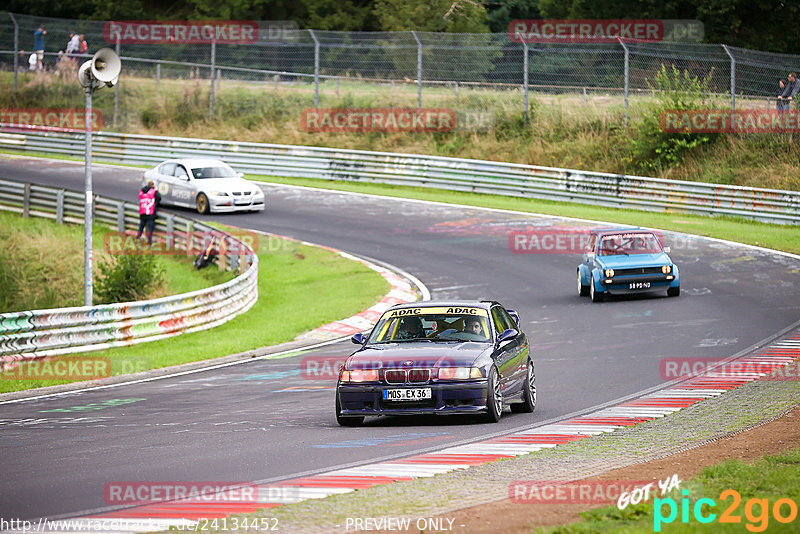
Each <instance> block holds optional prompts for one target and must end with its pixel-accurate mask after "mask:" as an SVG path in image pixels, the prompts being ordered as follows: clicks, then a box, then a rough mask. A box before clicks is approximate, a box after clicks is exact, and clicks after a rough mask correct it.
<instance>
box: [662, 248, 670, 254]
mask: <svg viewBox="0 0 800 534" xmlns="http://www.w3.org/2000/svg"><path fill="white" fill-rule="evenodd" d="M670 252H672V247H664V254H669V253H670Z"/></svg>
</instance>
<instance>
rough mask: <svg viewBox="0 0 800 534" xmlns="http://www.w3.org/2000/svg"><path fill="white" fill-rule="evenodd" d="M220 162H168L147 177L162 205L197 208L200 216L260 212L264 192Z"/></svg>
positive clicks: (178, 160)
mask: <svg viewBox="0 0 800 534" xmlns="http://www.w3.org/2000/svg"><path fill="white" fill-rule="evenodd" d="M243 176H244V175H243V174H242V173H240V172H239V173H237V172H236V171H234V170H233V169H231V168H230V166H228V164H227V163H225V162H223V161H220V160H218V159H206V158H186V159H169V160H167V161H164V162H162V163H159V164H158V165H156V166H155V167H153V168H152V169H150V170H149V171H146V172H145V173H144V182H145V183H146V182H147V181H148V180H153V182H154V183H155V185H156V189H157V190H158V192H159V193H161V203H162V204H172V205H174V206H183V207H187V208H195V209H197V211H198V212H199V213H209V212H218V213H223V212H232V211H261V210H263V209H264V192H263V191H261V188H259V187H258V186H257V185H255V184H254V183H252V182H250V181H248V180H245V179H244V178H243Z"/></svg>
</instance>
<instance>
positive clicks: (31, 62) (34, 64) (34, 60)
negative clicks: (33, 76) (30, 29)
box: [28, 52, 39, 71]
mask: <svg viewBox="0 0 800 534" xmlns="http://www.w3.org/2000/svg"><path fill="white" fill-rule="evenodd" d="M38 68H39V56H38V55H37V54H36V52H32V53H31V55H30V57H29V58H28V70H34V71H35V70H36V69H38Z"/></svg>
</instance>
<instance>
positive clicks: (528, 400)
mask: <svg viewBox="0 0 800 534" xmlns="http://www.w3.org/2000/svg"><path fill="white" fill-rule="evenodd" d="M527 367H528V369H527V373H526V375H525V384H524V385H523V389H522V402H520V403H518V404H512V405H511V411H512V412H514V413H532V412H533V410H535V409H536V370H535V369H534V367H533V362H532V361H530V360H528V366H527Z"/></svg>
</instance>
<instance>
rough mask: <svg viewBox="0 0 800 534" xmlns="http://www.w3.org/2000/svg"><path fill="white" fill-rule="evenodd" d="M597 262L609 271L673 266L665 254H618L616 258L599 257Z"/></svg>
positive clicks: (596, 259)
mask: <svg viewBox="0 0 800 534" xmlns="http://www.w3.org/2000/svg"><path fill="white" fill-rule="evenodd" d="M595 261H596V262H597V263H599V264H601V265H602V267H604V268H607V269H630V268H633V267H659V266H661V265H671V264H672V260H670V259H669V256H667V255H666V254H665V253H664V252H659V253H658V254H631V255H630V256H626V255H624V254H617V255H615V256H597V257H596V258H595Z"/></svg>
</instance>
